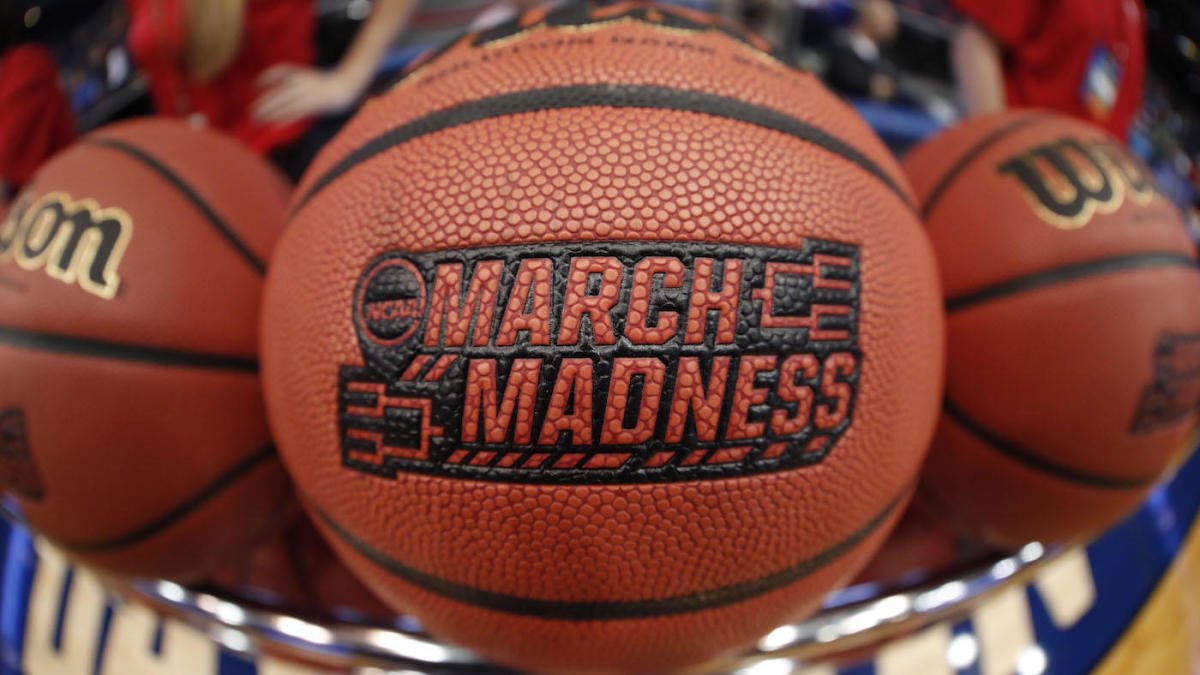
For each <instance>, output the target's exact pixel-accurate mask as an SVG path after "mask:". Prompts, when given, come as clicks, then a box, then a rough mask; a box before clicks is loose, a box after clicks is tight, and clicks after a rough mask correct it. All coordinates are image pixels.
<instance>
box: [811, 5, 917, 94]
mask: <svg viewBox="0 0 1200 675" xmlns="http://www.w3.org/2000/svg"><path fill="white" fill-rule="evenodd" d="M898 30H899V25H898V23H897V20H896V8H895V7H894V6H893V5H892V3H891V2H890V1H889V0H864V2H862V3H861V4H860V5H859V7H858V12H857V14H856V16H855V18H854V23H853V24H851V26H850V28H849V29H847V30H845V31H843V32H841V33H839V34H838V35H836V36H835V37H834V39H833V48H832V51H831V53H830V55H829V70H828V72H827V73H826V79H827V80H828V82H829V86H831V87H832V88H833V89H835V90H837V91H839V92H841V93H843V94H846V95H847V96H854V97H859V98H872V99H875V100H878V101H891V100H893V99H895V98H896V96H897V94H898V93H899V86H898V78H899V71H898V70H897V69H896V66H895V64H893V63H892V62H891V61H890V60H889V59H888V58H887V57H886V56H885V55H884V54H883V53H882V48H883V47H886V46H888V45H889V44H891V43H892V42H894V41H895V39H896V34H897V32H898Z"/></svg>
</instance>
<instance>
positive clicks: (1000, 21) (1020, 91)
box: [953, 0, 1146, 138]
mask: <svg viewBox="0 0 1200 675" xmlns="http://www.w3.org/2000/svg"><path fill="white" fill-rule="evenodd" d="M953 1H954V6H955V8H956V9H958V10H959V11H960V12H961V13H962V14H963V15H965V16H966V17H968V18H969V19H971V20H972V21H974V22H975V23H976V24H978V25H979V26H980V27H981V28H983V29H984V30H986V31H987V32H989V33H990V34H991V35H992V37H993V38H995V39H996V41H997V42H999V43H1000V45H1001V47H1002V49H1003V56H1004V81H1005V93H1006V94H1007V97H1008V105H1009V106H1010V107H1038V108H1050V109H1052V110H1058V111H1061V112H1064V113H1067V114H1069V115H1073V116H1075V117H1079V118H1081V119H1084V120H1087V121H1090V122H1092V123H1094V124H1097V125H1099V126H1102V127H1104V128H1106V129H1108V130H1109V131H1111V132H1112V133H1114V134H1116V135H1117V136H1118V137H1120V138H1125V137H1126V136H1127V135H1128V133H1129V126H1130V124H1132V122H1133V119H1134V118H1135V117H1136V116H1137V113H1138V110H1139V109H1140V108H1141V105H1142V87H1143V84H1144V82H1145V69H1146V47H1145V43H1146V36H1145V31H1146V22H1145V11H1144V10H1143V9H1142V4H1141V1H1140V0H1004V1H1003V2H999V1H997V0H953Z"/></svg>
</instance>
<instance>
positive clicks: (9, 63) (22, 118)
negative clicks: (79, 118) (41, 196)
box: [0, 44, 75, 187]
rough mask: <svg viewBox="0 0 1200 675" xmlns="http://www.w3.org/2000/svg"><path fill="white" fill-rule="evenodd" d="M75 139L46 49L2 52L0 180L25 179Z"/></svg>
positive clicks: (30, 46)
mask: <svg viewBox="0 0 1200 675" xmlns="http://www.w3.org/2000/svg"><path fill="white" fill-rule="evenodd" d="M74 140H75V119H74V116H73V115H72V114H71V106H70V105H69V104H68V103H67V99H66V97H65V96H63V93H62V89H60V88H59V86H58V68H57V66H56V65H55V63H54V57H53V56H51V55H50V52H49V51H48V50H47V49H46V48H45V47H42V46H41V45H36V44H25V45H20V46H17V47H13V48H12V49H9V50H8V51H6V52H4V54H3V55H0V180H3V181H4V182H5V183H8V184H9V185H11V186H14V187H20V186H22V185H24V184H25V183H28V182H29V179H30V178H31V177H32V176H33V173H34V172H35V171H37V169H38V167H39V166H41V164H42V162H44V161H46V160H47V159H49V157H50V156H51V155H53V154H54V153H56V152H58V151H59V150H61V149H63V148H65V147H67V146H68V145H70V144H71V142H72V141H74Z"/></svg>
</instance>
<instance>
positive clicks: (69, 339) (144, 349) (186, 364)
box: [0, 325, 258, 373]
mask: <svg viewBox="0 0 1200 675" xmlns="http://www.w3.org/2000/svg"><path fill="white" fill-rule="evenodd" d="M0 344H5V345H10V346H13V347H17V348H20V349H29V350H34V351H42V352H51V353H55V354H71V355H74V356H87V357H92V358H100V359H111V360H116V361H131V362H134V363H145V364H151V365H158V366H173V367H180V368H205V369H210V370H232V371H236V372H245V373H256V372H258V360H257V359H253V358H245V357H240V356H226V355H224V354H205V353H202V352H191V351H185V350H180V349H169V348H164V347H149V346H145V345H131V344H125V343H121V342H111V341H108V340H97V339H93V338H84V337H76V336H73V335H61V334H58V333H45V332H39V331H32V330H26V329H23V328H15V327H12V326H3V325H0Z"/></svg>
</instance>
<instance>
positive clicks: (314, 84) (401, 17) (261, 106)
mask: <svg viewBox="0 0 1200 675" xmlns="http://www.w3.org/2000/svg"><path fill="white" fill-rule="evenodd" d="M417 4H418V3H417V0H375V2H374V6H373V7H372V10H371V15H370V16H369V17H368V18H367V20H366V21H365V22H363V25H362V27H361V28H359V30H358V33H357V34H356V35H355V36H354V40H353V41H352V42H351V43H350V47H349V49H347V50H346V53H345V55H344V56H343V57H342V59H341V61H339V62H338V64H337V65H336V66H335V67H334V68H332V69H328V70H326V69H320V68H314V67H312V64H311V63H305V64H299V63H280V64H279V65H276V66H274V67H271V68H268V69H266V70H265V71H263V72H262V73H261V74H260V75H259V76H258V78H257V86H258V88H259V95H258V97H257V99H256V100H255V101H254V105H253V115H254V118H255V119H256V120H258V121H260V122H261V123H285V122H290V121H294V120H300V119H304V118H308V117H312V116H319V115H328V114H333V113H340V112H345V111H347V110H349V109H350V108H351V107H353V106H354V104H356V103H357V102H358V101H359V99H360V98H362V95H363V93H364V92H366V90H367V87H368V86H369V85H370V84H371V80H372V79H374V77H375V72H376V70H377V68H378V66H379V63H380V61H381V60H382V58H383V55H384V53H385V52H386V51H387V49H388V47H389V46H391V44H392V43H393V42H395V40H396V38H397V37H399V35H400V33H401V32H403V30H404V29H405V27H406V26H407V24H408V20H409V19H410V18H411V16H412V14H413V10H415V9H416V7H417ZM309 11H310V12H311V8H310V10H309Z"/></svg>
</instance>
